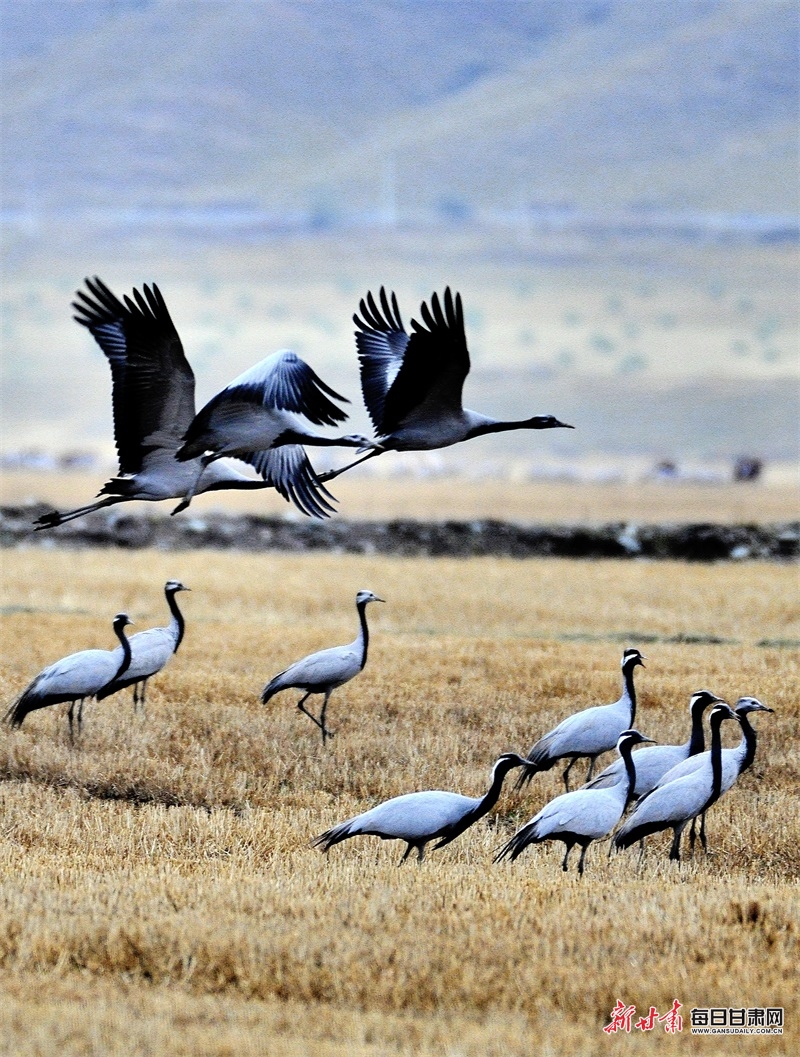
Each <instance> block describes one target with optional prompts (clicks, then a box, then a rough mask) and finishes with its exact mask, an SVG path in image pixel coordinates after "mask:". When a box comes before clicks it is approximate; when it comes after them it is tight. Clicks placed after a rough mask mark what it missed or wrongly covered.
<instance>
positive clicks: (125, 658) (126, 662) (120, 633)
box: [109, 624, 131, 683]
mask: <svg viewBox="0 0 800 1057" xmlns="http://www.w3.org/2000/svg"><path fill="white" fill-rule="evenodd" d="M114 631H116V633H117V638H118V639H119V641H120V645H121V646H122V661H121V662H120V666H119V668H117V670H116V672H114V677H113V678H112V679H109V682H111V683H113V682H114V681H115V680H117V679H119V677H120V676H121V675H122V674H123V672H127V670H128V669H129V668H130V666H131V644H130V642H128V636H127V635H126V634H125V625H124V624H122V625H119V626H115V627H114Z"/></svg>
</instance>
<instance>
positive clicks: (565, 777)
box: [564, 756, 578, 792]
mask: <svg viewBox="0 0 800 1057" xmlns="http://www.w3.org/2000/svg"><path fill="white" fill-rule="evenodd" d="M577 758H578V757H577V756H573V757H572V759H571V760H570V761H569V763H568V764H567V767H566V770H565V771H564V785H565V786H566V790H567V792H569V772H570V771H571V770H572V767H573V765H574V763H575V761H576V760H577Z"/></svg>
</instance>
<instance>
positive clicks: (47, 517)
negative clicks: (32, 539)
mask: <svg viewBox="0 0 800 1057" xmlns="http://www.w3.org/2000/svg"><path fill="white" fill-rule="evenodd" d="M127 498H128V497H127V496H124V495H112V496H108V497H107V498H105V499H101V500H100V501H99V502H97V503H89V504H88V505H87V506H79V507H77V508H76V509H75V510H68V511H67V512H66V513H64V514H60V513H59V512H58V511H57V510H51V511H50V512H49V513H47V514H42V516H41V517H38V518H37V519H36V521H34V523H33V526H34V531H35V532H41V531H42V529H49V528H57V527H58V526H59V525H65V524H66V523H67V522H68V521H74V520H75V518H79V517H83V515H84V514H91V513H92V512H93V511H95V510H102V509H103V508H104V507H107V506H113V505H114V504H115V503H124V502H126V500H127Z"/></svg>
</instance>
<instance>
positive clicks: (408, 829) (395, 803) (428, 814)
mask: <svg viewBox="0 0 800 1057" xmlns="http://www.w3.org/2000/svg"><path fill="white" fill-rule="evenodd" d="M524 762H525V761H524V760H523V758H522V757H521V756H518V755H517V753H515V752H505V753H503V755H502V756H501V757H500V758H499V759H498V760H497V762H496V763H495V765H494V767H493V769H492V777H491V780H490V784H489V789H488V791H487V792H486V793H485V794H484V796H482V797H472V796H462V795H461V794H460V793H448V792H444V791H442V790H439V789H433V790H427V791H425V792H421V793H405V794H403V796H395V797H392V799H391V800H385V801H384V802H383V803H382V804H378V805H377V807H373V808H371V809H370V810H369V811H365V812H363V814H361V815H356V816H355V818H351V819H348V820H347V822H341V823H340V824H339V825H338V826H334V827H333V828H332V829H329V830H327V831H326V832H325V833H321V834H320V836H319V837H315V838H314V840H313V841H312V844H313V846H314V847H316V848H321V849H322V850H323V851H328V850H329V849H330V848H332V847H333V845H334V844H339V843H340V842H341V841H343V840H348V839H349V838H350V837H357V836H359V835H365V836H373V837H380V838H381V840H402V841H405V843H406V845H407V847H406V850H405V852H404V854H403V857H402V858H401V859H400V863H404V862H405V861H406V859H407V858H408V857H409V855H410V854H411V852H412V850H413V849H414V848H416V849H417V860H418V861H419V862H422V860H423V859H424V858H425V846H426V845H427V844H428V843H429V842H430V841H432V840H435V841H438V843H437V844H434V850H436V849H438V848H443V847H444V846H445V844H449V843H450V842H451V841H453V840H455V839H456V837H458V836H459V835H460V834H462V833H463V832H464V830H466V829H469V827H470V826H471V825H473V823H475V822H477V821H478V819H480V818H483V816H484V815H485V814H486V813H487V812H489V811H491V809H492V808H493V807H494V805H495V804H496V803H497V801H498V799H499V797H500V792H501V790H502V788H503V781H504V779H505V776H506V775H507V774H508V772H509V771H510V770H511V769H512V768H514V767H521V766H522V764H523V763H524ZM400 863H398V865H400Z"/></svg>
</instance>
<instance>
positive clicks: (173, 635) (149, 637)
mask: <svg viewBox="0 0 800 1057" xmlns="http://www.w3.org/2000/svg"><path fill="white" fill-rule="evenodd" d="M189 590H191V588H189V587H186V586H184V584H182V583H181V582H180V580H167V582H166V584H165V585H164V594H165V596H166V599H167V605H168V606H169V611H170V614H171V619H170V622H169V624H168V625H167V626H166V627H159V628H148V629H147V631H140V632H139V633H138V634H136V635H131V637H130V640H129V641H130V650H131V658H130V664H129V666H128V668H127V670H125V671H123V672H121V673H120V674H119V675H118V676H116V678H114V679H112V680H111V681H110V682H109V683H108V684H107V685H106V686H104V687H103V689H102V690H100V691H99V693H98V694H97V700H98V701H102V700H103V699H104V698H106V697H110V696H111V695H112V694H116V693H118V692H119V691H120V690H124V689H125V687H126V686H132V687H133V710H134V712H135V711H136V710H137V708H138V707H139V706H141V709H142V712H144V699H145V690H146V688H147V680H148V679H149V678H150V676H151V675H156V674H157V673H158V672H160V671H161V669H162V668H163V667H164V666H165V665H166V664H167V662H168V661H169V659H170V658H171V657H172V655H173V654H174V653H177V651H178V647H179V646H180V644H181V642H182V640H183V633H184V630H185V628H186V622H185V620H184V618H183V614H182V613H181V611H180V609H178V604H177V602H176V601H175V595H176V594H177V593H178V592H179V591H189ZM118 649H119V648H118ZM118 649H117V650H115V651H114V652H115V654H116V653H117V652H118Z"/></svg>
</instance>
